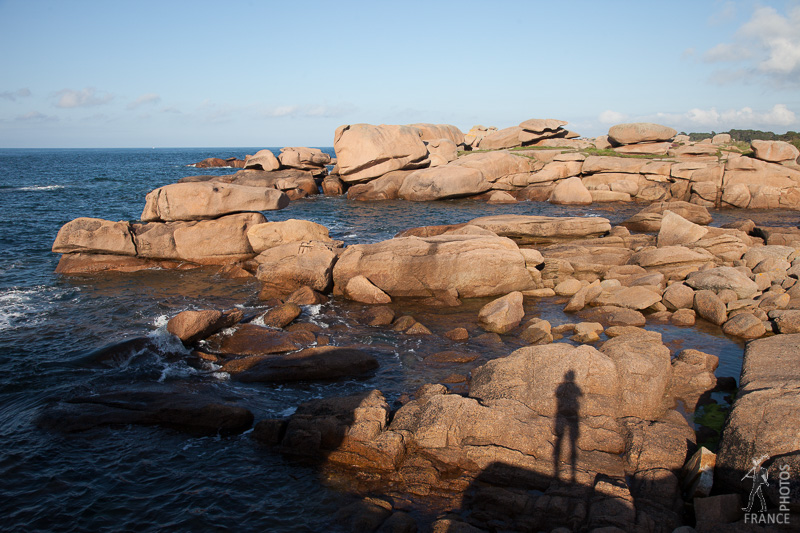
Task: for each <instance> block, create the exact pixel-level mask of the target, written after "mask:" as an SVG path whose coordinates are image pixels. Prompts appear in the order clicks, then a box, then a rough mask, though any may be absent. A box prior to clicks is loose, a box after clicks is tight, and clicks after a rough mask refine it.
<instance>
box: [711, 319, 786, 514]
mask: <svg viewBox="0 0 800 533" xmlns="http://www.w3.org/2000/svg"><path fill="white" fill-rule="evenodd" d="M799 388H800V334H793V335H776V336H774V337H769V338H766V339H759V340H755V341H752V342H750V343H749V344H748V345H747V347H746V348H745V354H744V360H743V362H742V375H741V379H740V381H739V392H738V394H737V396H736V401H735V402H734V404H733V409H732V410H731V412H730V415H729V416H728V419H727V421H726V423H725V428H724V430H723V433H722V440H721V441H720V448H719V453H718V454H717V465H716V469H715V486H716V485H717V482H719V483H720V486H722V487H725V488H726V489H728V490H731V491H735V492H741V493H743V494H746V493H748V492H749V491H750V489H751V488H752V487H753V479H752V473H753V470H754V469H755V471H756V472H757V473H759V471H760V468H762V467H763V468H765V469H766V470H767V477H768V481H769V483H768V485H766V486H765V487H764V491H763V492H764V494H765V496H766V497H767V499H768V500H769V502H770V504H771V505H770V506H771V507H778V505H780V504H785V505H787V506H788V507H789V509H790V510H791V511H792V512H795V513H796V512H798V511H800V478H798V476H797V472H800V433H798V431H797V426H796V424H794V423H793V421H794V420H796V418H797V412H798V409H800V395H798V394H797V391H798V389H799ZM783 472H788V473H789V476H784V475H781V474H782V473H783ZM747 475H750V476H751V477H750V478H747V477H746V476H747ZM784 481H785V484H784V483H783V482H784ZM782 486H785V487H786V490H785V492H783V491H781V487H782ZM781 495H784V496H788V498H786V499H783V500H781V498H780V496H781Z"/></svg>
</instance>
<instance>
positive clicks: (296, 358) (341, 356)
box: [234, 346, 379, 383]
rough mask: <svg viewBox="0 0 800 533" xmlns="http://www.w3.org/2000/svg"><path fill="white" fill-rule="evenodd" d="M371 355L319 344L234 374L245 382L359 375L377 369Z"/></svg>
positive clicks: (275, 381) (322, 378) (280, 381)
mask: <svg viewBox="0 0 800 533" xmlns="http://www.w3.org/2000/svg"><path fill="white" fill-rule="evenodd" d="M378 366H379V365H378V361H377V359H375V358H374V357H373V356H372V355H370V354H368V353H366V352H363V351H361V350H357V349H355V348H340V347H337V346H318V347H314V348H307V349H305V350H302V351H299V352H295V353H292V354H287V355H283V356H278V357H270V358H266V359H263V360H262V361H259V362H258V363H256V364H254V365H252V366H251V367H250V368H248V369H247V370H245V371H243V372H240V373H239V374H236V375H235V376H234V377H235V378H236V379H237V380H239V381H245V382H264V383H284V382H291V381H311V380H331V379H339V378H343V377H349V376H359V375H362V374H365V373H368V372H371V371H373V370H375V369H377V368H378Z"/></svg>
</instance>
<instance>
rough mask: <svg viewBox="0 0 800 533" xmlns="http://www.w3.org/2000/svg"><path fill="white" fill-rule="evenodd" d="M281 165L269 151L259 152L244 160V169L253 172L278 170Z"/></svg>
mask: <svg viewBox="0 0 800 533" xmlns="http://www.w3.org/2000/svg"><path fill="white" fill-rule="evenodd" d="M280 166H281V164H280V161H278V158H277V157H275V154H273V153H272V152H271V151H270V150H266V149H264V150H259V151H258V152H256V154H255V155H251V156H248V157H247V158H246V159H245V160H244V168H251V169H255V170H266V171H270V170H278V169H279V168H280Z"/></svg>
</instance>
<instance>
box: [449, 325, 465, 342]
mask: <svg viewBox="0 0 800 533" xmlns="http://www.w3.org/2000/svg"><path fill="white" fill-rule="evenodd" d="M444 336H445V337H447V338H448V339H450V340H451V341H453V342H463V341H465V340H467V339H469V332H468V331H467V330H466V329H465V328H453V329H451V330H450V331H448V332H447V333H445V334H444Z"/></svg>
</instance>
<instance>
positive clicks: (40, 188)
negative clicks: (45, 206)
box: [15, 185, 64, 191]
mask: <svg viewBox="0 0 800 533" xmlns="http://www.w3.org/2000/svg"><path fill="white" fill-rule="evenodd" d="M63 188H64V186H63V185H29V186H27V187H19V188H17V189H15V190H17V191H57V190H58V189H63Z"/></svg>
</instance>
